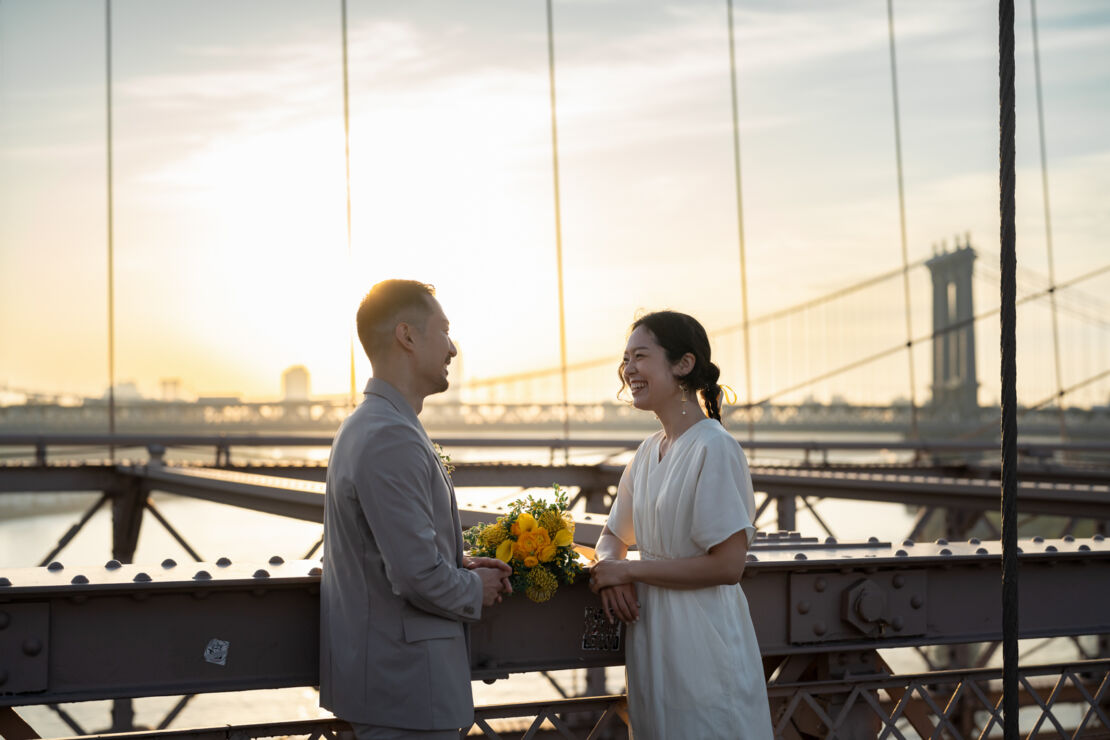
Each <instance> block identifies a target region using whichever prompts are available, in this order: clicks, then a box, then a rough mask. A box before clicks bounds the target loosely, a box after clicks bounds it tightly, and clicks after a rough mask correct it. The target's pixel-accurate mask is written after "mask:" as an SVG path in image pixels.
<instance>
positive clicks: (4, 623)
mask: <svg viewBox="0 0 1110 740" xmlns="http://www.w3.org/2000/svg"><path fill="white" fill-rule="evenodd" d="M11 623H12V615H11V614H8V613H7V612H0V630H2V629H7V627H8V625H9V624H11Z"/></svg>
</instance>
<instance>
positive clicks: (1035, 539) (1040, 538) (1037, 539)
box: [1033, 537, 1044, 544]
mask: <svg viewBox="0 0 1110 740" xmlns="http://www.w3.org/2000/svg"><path fill="white" fill-rule="evenodd" d="M1033 541H1034V542H1036V543H1038V544H1039V543H1041V542H1044V537H1034V538H1033Z"/></svg>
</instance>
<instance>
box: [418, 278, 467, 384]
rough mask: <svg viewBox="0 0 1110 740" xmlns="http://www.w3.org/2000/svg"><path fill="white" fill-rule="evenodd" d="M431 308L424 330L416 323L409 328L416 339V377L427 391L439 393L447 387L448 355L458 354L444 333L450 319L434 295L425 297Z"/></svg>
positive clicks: (449, 356) (446, 330)
mask: <svg viewBox="0 0 1110 740" xmlns="http://www.w3.org/2000/svg"><path fill="white" fill-rule="evenodd" d="M428 301H429V303H430V304H431V307H432V311H431V313H430V314H429V315H428V320H427V323H425V325H424V330H423V331H420V329H419V327H416V330H415V331H414V332H413V338H414V339H415V341H416V350H415V359H416V376H417V377H416V380H417V381H418V382H419V384H420V386H422V388H423V390H425V391H426V392H427V395H432V394H433V393H443V392H444V391H445V390H447V385H448V383H447V366H448V365H449V364H450V363H451V358H452V357H454V356H455V355H456V354H458V351H457V350H456V349H455V344H454V342H452V341H451V337H450V336H449V335H448V330H449V329H450V322H449V321H448V320H447V315H446V314H444V313H443V308H442V307H441V306H440V305H439V301H437V300H436V299H435V298H432V297H430V296H429V297H428Z"/></svg>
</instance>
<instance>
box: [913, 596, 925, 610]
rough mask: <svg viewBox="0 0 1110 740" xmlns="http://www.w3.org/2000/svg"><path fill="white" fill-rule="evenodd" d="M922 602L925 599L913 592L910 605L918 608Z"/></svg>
mask: <svg viewBox="0 0 1110 740" xmlns="http://www.w3.org/2000/svg"><path fill="white" fill-rule="evenodd" d="M924 603H925V600H924V599H922V598H921V594H914V595H913V596H911V597H910V606H912V607H913V608H914V609H920V608H921V606H922V605H923V604H924Z"/></svg>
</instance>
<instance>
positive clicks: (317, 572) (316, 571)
mask: <svg viewBox="0 0 1110 740" xmlns="http://www.w3.org/2000/svg"><path fill="white" fill-rule="evenodd" d="M323 572H324V571H322V570H321V569H320V568H311V569H309V571H308V574H309V575H310V576H318V575H321V574H323Z"/></svg>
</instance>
